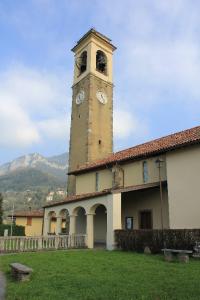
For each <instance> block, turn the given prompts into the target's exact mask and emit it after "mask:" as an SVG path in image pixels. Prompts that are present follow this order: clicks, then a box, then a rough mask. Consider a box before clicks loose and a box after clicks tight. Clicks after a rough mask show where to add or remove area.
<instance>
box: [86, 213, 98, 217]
mask: <svg viewBox="0 0 200 300" xmlns="http://www.w3.org/2000/svg"><path fill="white" fill-rule="evenodd" d="M85 215H86V216H94V215H96V214H95V213H85Z"/></svg>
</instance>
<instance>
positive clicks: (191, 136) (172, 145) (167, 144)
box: [68, 126, 200, 175]
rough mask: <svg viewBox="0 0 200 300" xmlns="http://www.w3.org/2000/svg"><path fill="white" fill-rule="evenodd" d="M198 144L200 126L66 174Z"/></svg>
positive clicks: (138, 146) (114, 154) (115, 154)
mask: <svg viewBox="0 0 200 300" xmlns="http://www.w3.org/2000/svg"><path fill="white" fill-rule="evenodd" d="M199 143H200V126H197V127H194V128H191V129H187V130H184V131H181V132H177V133H174V134H170V135H168V136H165V137H162V138H159V139H156V140H153V141H150V142H147V143H144V144H141V145H137V146H135V147H132V148H128V149H125V150H122V151H119V152H116V153H113V154H111V155H110V156H108V157H106V158H104V159H102V160H98V161H94V162H92V163H87V164H85V165H82V166H80V167H79V168H78V169H77V170H74V171H71V172H69V173H68V174H69V175H70V174H79V173H85V172H88V171H90V170H92V169H98V168H101V167H104V166H105V165H112V164H114V163H116V162H122V161H127V160H134V159H142V158H145V157H149V156H152V155H156V154H161V153H165V152H167V151H170V150H174V149H177V148H181V147H184V146H189V145H193V144H199Z"/></svg>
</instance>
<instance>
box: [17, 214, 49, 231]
mask: <svg viewBox="0 0 200 300" xmlns="http://www.w3.org/2000/svg"><path fill="white" fill-rule="evenodd" d="M15 222H16V225H21V226H24V227H25V234H26V236H37V235H42V224H43V218H42V217H41V218H39V217H38V218H35V217H32V225H27V217H16V221H15Z"/></svg>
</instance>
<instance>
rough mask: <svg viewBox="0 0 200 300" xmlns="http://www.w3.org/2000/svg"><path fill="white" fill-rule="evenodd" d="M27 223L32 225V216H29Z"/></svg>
mask: <svg viewBox="0 0 200 300" xmlns="http://www.w3.org/2000/svg"><path fill="white" fill-rule="evenodd" d="M26 225H28V226H31V225H32V217H27V223H26Z"/></svg>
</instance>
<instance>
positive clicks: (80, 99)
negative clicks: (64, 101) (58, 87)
mask: <svg viewBox="0 0 200 300" xmlns="http://www.w3.org/2000/svg"><path fill="white" fill-rule="evenodd" d="M84 99H85V92H84V90H81V91H80V92H79V93H78V94H77V95H76V104H81V103H82V102H83V101H84Z"/></svg>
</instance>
